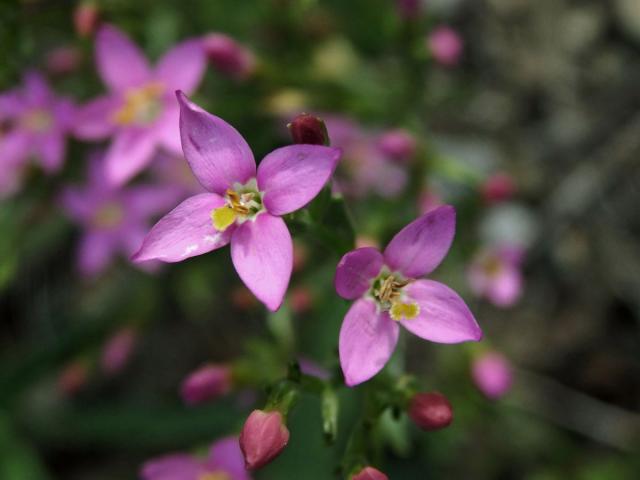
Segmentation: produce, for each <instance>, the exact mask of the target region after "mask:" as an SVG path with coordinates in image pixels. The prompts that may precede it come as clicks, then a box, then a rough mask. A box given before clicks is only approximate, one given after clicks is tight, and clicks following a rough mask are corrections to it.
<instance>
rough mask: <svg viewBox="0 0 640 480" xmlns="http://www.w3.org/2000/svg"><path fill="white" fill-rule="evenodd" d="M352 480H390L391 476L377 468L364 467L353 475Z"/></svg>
mask: <svg viewBox="0 0 640 480" xmlns="http://www.w3.org/2000/svg"><path fill="white" fill-rule="evenodd" d="M351 480H389V477H387V476H386V475H385V474H384V473H382V472H381V471H380V470H378V469H377V468H373V467H364V468H363V469H362V470H360V471H359V472H358V473H356V474H355V475H354V476H353V477H351Z"/></svg>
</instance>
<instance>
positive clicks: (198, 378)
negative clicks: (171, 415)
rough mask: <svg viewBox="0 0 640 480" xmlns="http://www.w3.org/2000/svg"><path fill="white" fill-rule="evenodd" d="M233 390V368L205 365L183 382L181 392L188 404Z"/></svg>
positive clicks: (191, 404) (203, 400)
mask: <svg viewBox="0 0 640 480" xmlns="http://www.w3.org/2000/svg"><path fill="white" fill-rule="evenodd" d="M229 390H231V370H230V369H229V367H227V366H226V365H205V366H203V367H200V368H199V369H198V370H196V371H194V372H192V373H191V374H190V375H188V376H187V378H185V379H184V381H183V382H182V386H181V388H180V394H181V396H182V400H183V401H184V403H186V404H187V405H190V406H193V405H199V404H201V403H204V402H207V401H209V400H213V399H215V398H218V397H220V396H222V395H224V394H226V393H228V392H229Z"/></svg>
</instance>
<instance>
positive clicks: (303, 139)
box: [287, 113, 329, 145]
mask: <svg viewBox="0 0 640 480" xmlns="http://www.w3.org/2000/svg"><path fill="white" fill-rule="evenodd" d="M287 127H288V128H289V131H290V132H291V138H292V139H293V143H306V144H310V145H329V133H328V132H327V126H326V125H325V124H324V122H323V121H322V120H321V119H320V117H316V116H315V115H310V114H308V113H301V114H300V115H298V116H296V117H295V118H294V119H293V120H291V122H290V123H289V124H288V125H287Z"/></svg>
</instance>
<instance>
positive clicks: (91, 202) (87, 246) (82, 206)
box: [61, 157, 178, 276]
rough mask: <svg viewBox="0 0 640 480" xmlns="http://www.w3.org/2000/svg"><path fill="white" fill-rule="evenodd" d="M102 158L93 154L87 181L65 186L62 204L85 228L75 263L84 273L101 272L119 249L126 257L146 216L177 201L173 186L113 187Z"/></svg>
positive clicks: (141, 235)
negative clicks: (82, 184)
mask: <svg viewBox="0 0 640 480" xmlns="http://www.w3.org/2000/svg"><path fill="white" fill-rule="evenodd" d="M104 167H105V166H104V160H103V159H102V158H101V157H94V158H93V159H92V160H91V161H90V164H89V178H88V182H87V184H86V185H85V186H83V187H67V188H66V189H65V190H64V191H63V192H62V198H61V202H62V207H63V208H64V210H65V212H66V213H67V215H68V216H69V217H70V218H71V219H72V220H73V221H75V222H76V223H78V224H80V225H81V226H82V227H83V229H84V234H83V236H82V239H81V240H80V247H79V250H78V258H77V264H78V269H79V270H80V272H81V273H82V274H84V275H86V276H95V275H98V274H99V273H101V272H102V271H103V270H104V269H105V268H106V267H107V266H108V265H109V264H110V263H111V261H112V260H113V258H114V256H115V255H116V253H118V252H120V253H122V254H123V255H124V256H126V257H129V256H130V255H131V254H132V253H133V252H135V250H136V248H138V246H139V245H140V242H142V239H143V238H144V235H145V232H146V230H147V229H148V228H149V219H150V217H152V216H155V215H157V214H158V213H159V212H161V211H163V210H165V209H166V208H168V206H169V205H171V204H173V203H174V202H175V201H176V200H177V195H178V193H177V192H176V191H175V189H170V188H167V187H163V186H136V187H130V188H127V189H122V190H120V189H116V188H114V187H112V186H110V185H108V184H107V183H106V182H105V175H104Z"/></svg>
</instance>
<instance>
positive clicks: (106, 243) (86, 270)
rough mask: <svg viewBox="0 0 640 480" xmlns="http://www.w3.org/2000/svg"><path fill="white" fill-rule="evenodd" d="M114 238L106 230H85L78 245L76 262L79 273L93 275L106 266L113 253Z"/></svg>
mask: <svg viewBox="0 0 640 480" xmlns="http://www.w3.org/2000/svg"><path fill="white" fill-rule="evenodd" d="M115 240H116V239H115V238H114V237H113V236H111V235H110V234H109V233H107V232H101V231H89V232H87V233H86V234H85V235H84V237H83V238H82V240H81V241H80V245H79V246H78V253H77V255H78V256H77V263H78V270H80V273H81V274H82V275H85V276H87V277H93V276H96V275H98V274H99V273H101V272H102V271H103V270H104V269H105V268H107V266H108V265H109V263H110V262H111V259H112V258H113V256H114V254H115V247H116V242H115Z"/></svg>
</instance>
